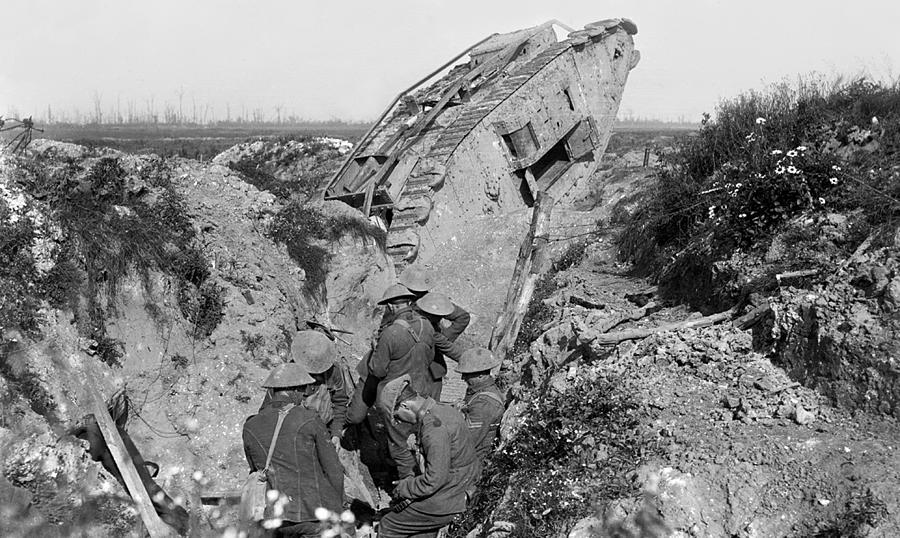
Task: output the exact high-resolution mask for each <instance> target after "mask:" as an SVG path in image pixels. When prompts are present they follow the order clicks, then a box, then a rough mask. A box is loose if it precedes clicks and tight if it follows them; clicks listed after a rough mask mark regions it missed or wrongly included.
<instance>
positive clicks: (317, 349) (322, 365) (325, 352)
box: [291, 331, 336, 374]
mask: <svg viewBox="0 0 900 538" xmlns="http://www.w3.org/2000/svg"><path fill="white" fill-rule="evenodd" d="M335 354H336V350H335V348H334V342H332V341H331V340H330V339H329V338H328V337H327V336H325V335H324V334H322V333H320V332H319V331H300V332H298V333H297V334H295V335H294V340H293V341H292V342H291V358H292V359H294V360H295V361H297V362H298V363H300V364H302V365H303V366H305V367H306V370H307V371H308V372H309V373H311V374H321V373H322V372H324V371H326V370H328V369H329V368H331V367H332V366H334V356H335Z"/></svg>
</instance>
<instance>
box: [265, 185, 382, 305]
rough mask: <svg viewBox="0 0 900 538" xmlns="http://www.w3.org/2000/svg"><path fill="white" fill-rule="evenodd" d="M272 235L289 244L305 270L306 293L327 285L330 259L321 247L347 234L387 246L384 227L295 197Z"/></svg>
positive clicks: (274, 224) (275, 222) (277, 218)
mask: <svg viewBox="0 0 900 538" xmlns="http://www.w3.org/2000/svg"><path fill="white" fill-rule="evenodd" d="M268 235H269V237H270V238H271V239H272V240H273V241H275V242H277V243H281V244H282V245H284V246H285V247H287V252H288V255H289V256H290V257H291V259H292V260H294V261H295V262H296V263H297V264H298V265H299V266H300V267H301V268H302V269H303V270H304V271H305V272H306V281H305V282H304V283H303V286H304V289H305V290H306V292H307V293H310V294H318V293H321V292H322V287H323V286H324V285H325V275H326V273H327V270H328V264H329V262H330V261H331V257H330V254H329V252H328V250H327V249H326V248H325V247H323V246H321V243H322V242H323V241H324V242H326V243H331V242H334V241H337V240H338V239H340V238H341V237H342V236H344V235H350V236H352V237H356V238H359V239H368V238H373V239H375V241H376V242H378V244H380V245H381V246H382V247H384V242H385V233H384V231H383V230H382V229H380V228H378V227H377V226H374V225H372V224H369V223H368V222H366V221H364V220H361V219H359V218H354V217H350V216H347V215H328V214H326V213H325V212H324V211H323V209H321V208H319V207H316V206H313V205H309V204H307V203H306V202H303V201H300V200H294V201H292V202H291V203H289V204H288V205H286V206H285V207H284V208H282V209H281V210H280V211H279V212H278V214H276V215H275V218H274V219H273V220H272V224H271V225H270V227H269V231H268Z"/></svg>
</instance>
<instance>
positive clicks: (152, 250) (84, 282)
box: [0, 155, 222, 365]
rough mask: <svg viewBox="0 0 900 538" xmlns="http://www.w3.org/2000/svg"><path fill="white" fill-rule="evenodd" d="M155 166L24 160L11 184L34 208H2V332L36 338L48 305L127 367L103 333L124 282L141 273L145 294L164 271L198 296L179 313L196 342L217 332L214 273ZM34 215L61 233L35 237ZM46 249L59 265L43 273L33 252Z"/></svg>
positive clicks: (163, 168) (164, 174)
mask: <svg viewBox="0 0 900 538" xmlns="http://www.w3.org/2000/svg"><path fill="white" fill-rule="evenodd" d="M147 161H148V162H147V163H145V164H144V165H142V166H139V167H138V170H137V172H136V175H132V174H131V173H129V172H128V171H126V170H125V169H124V168H123V167H122V165H121V163H120V161H119V159H118V158H113V157H103V158H99V159H96V160H94V161H91V164H89V166H88V168H87V169H86V170H85V169H84V168H83V167H82V166H81V165H80V164H78V163H77V162H76V161H74V160H72V159H69V158H65V157H63V158H60V157H56V156H53V155H45V156H38V157H35V158H33V159H25V158H20V159H18V160H17V161H16V166H15V168H14V169H13V171H12V174H13V176H14V177H13V179H14V180H15V182H16V183H17V184H19V185H21V186H22V187H24V190H25V191H26V192H27V193H28V194H29V195H30V197H31V199H30V201H28V202H26V204H28V208H18V209H19V210H18V211H17V212H15V214H14V213H13V212H12V210H11V208H10V207H9V204H8V203H7V202H5V201H3V200H2V199H0V302H2V305H0V324H2V325H3V326H19V327H21V328H22V329H24V330H26V331H29V332H32V333H36V332H37V330H38V327H39V323H40V319H39V306H40V304H41V303H42V301H47V302H48V303H49V304H50V306H53V307H57V308H60V307H66V306H68V307H69V308H70V309H71V310H72V311H74V312H75V314H76V321H77V323H78V327H79V329H80V331H81V333H82V335H83V336H86V337H89V338H91V339H93V340H94V341H95V342H96V343H97V345H96V348H95V350H94V351H95V353H97V355H98V356H99V358H100V359H101V360H102V361H104V362H106V363H107V364H110V365H119V362H120V359H121V356H122V350H121V343H120V342H118V341H116V340H113V339H111V338H109V337H108V335H107V334H106V329H105V320H106V317H107V316H108V312H109V311H110V310H112V309H114V308H115V297H116V293H117V291H118V286H119V283H120V281H121V279H122V278H123V277H124V276H125V275H126V274H127V273H128V272H129V271H136V272H137V274H139V275H140V276H142V277H143V278H144V282H145V285H147V283H148V279H147V277H148V275H149V271H151V270H156V271H160V272H162V273H164V274H168V275H171V276H173V277H175V278H176V280H177V282H178V283H179V290H184V289H185V288H186V287H192V288H193V289H194V290H195V292H194V293H189V294H181V293H180V294H179V298H182V297H185V296H190V297H193V298H194V299H195V302H194V303H192V305H189V306H185V305H180V306H182V312H183V313H185V317H186V318H187V319H189V321H191V322H192V323H193V324H194V334H195V335H208V334H209V333H211V332H212V330H213V329H214V328H215V325H216V324H217V323H218V321H219V320H220V319H221V317H222V298H221V292H220V290H219V289H218V288H217V287H216V286H214V285H211V284H209V283H207V279H208V278H209V276H210V271H209V269H208V267H207V263H206V260H205V259H204V257H203V255H202V252H200V251H199V250H197V249H196V248H194V247H193V242H194V229H193V227H192V225H191V222H190V219H189V217H188V215H187V211H186V208H185V204H184V200H183V199H182V197H181V196H180V195H179V194H178V193H177V192H176V191H175V189H174V187H173V185H172V184H171V181H170V176H171V171H170V170H169V168H168V166H167V165H166V164H165V162H164V161H162V160H160V159H158V158H152V159H148V160H147ZM135 179H137V180H139V181H142V182H144V183H145V184H149V185H150V186H151V187H152V188H153V190H152V192H151V193H150V194H152V195H151V196H145V195H146V194H147V192H146V188H145V187H140V188H134V185H135V183H134V182H135ZM31 206H35V208H36V209H38V210H39V212H40V213H42V214H44V215H50V216H52V218H53V223H54V226H55V225H58V228H59V230H58V232H53V231H52V230H50V229H49V228H50V226H49V225H48V224H47V223H46V222H44V223H43V224H42V227H41V229H40V230H37V229H35V222H36V221H35V220H34V218H33V217H31V216H30V213H29V212H28V210H29V208H30V207H31ZM23 209H24V210H23ZM40 242H44V243H47V244H52V245H53V246H52V248H48V249H45V250H46V252H44V253H43V254H42V255H43V256H45V257H49V258H51V259H50V260H49V262H50V264H49V265H50V266H49V268H48V269H47V270H45V272H40V271H38V268H37V265H36V263H37V260H36V259H35V255H34V253H33V251H34V249H35V245H39V243H40ZM44 261H48V260H44ZM101 292H102V293H101ZM82 297H83V298H84V299H85V301H84V303H83V304H84V305H85V306H86V311H85V309H84V308H82V306H81V304H82V303H81V298H82ZM102 297H106V304H103V301H102V299H101V298H102Z"/></svg>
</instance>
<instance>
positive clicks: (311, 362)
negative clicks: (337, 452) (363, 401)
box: [291, 331, 350, 448]
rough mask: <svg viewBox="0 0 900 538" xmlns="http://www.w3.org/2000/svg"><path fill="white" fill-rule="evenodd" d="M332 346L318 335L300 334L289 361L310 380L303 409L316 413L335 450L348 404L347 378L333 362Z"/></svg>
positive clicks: (295, 341)
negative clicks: (302, 368)
mask: <svg viewBox="0 0 900 538" xmlns="http://www.w3.org/2000/svg"><path fill="white" fill-rule="evenodd" d="M336 356H337V350H336V349H335V347H334V342H332V341H331V339H330V338H328V337H327V336H325V335H324V334H323V333H321V332H319V331H300V332H298V333H297V334H296V335H294V339H293V341H292V342H291V360H292V361H294V362H296V363H298V364H302V365H303V366H304V367H306V370H307V371H308V372H309V374H310V375H311V376H312V377H313V379H314V380H315V382H314V383H313V390H312V393H311V394H309V395H308V396H307V399H306V405H307V406H308V407H313V408H315V409H316V411H318V412H319V415H320V416H321V417H322V420H323V421H324V422H325V424H326V425H327V426H328V427H329V430H330V432H331V443H332V444H333V445H334V447H335V448H338V447H339V446H340V444H341V437H342V435H343V430H344V425H345V419H346V416H347V404H348V403H349V402H350V386H349V384H348V382H347V380H348V379H349V375H347V374H346V373H345V372H343V371H342V369H343V368H345V367H344V366H343V365H341V364H337V363H336V362H335V358H336Z"/></svg>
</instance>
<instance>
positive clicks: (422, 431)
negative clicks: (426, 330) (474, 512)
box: [379, 399, 478, 538]
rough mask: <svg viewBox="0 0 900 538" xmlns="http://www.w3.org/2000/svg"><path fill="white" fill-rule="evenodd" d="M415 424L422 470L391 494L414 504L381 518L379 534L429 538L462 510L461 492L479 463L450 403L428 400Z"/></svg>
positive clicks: (461, 419) (467, 486)
mask: <svg viewBox="0 0 900 538" xmlns="http://www.w3.org/2000/svg"><path fill="white" fill-rule="evenodd" d="M417 426H418V440H419V450H420V451H421V453H422V455H423V457H424V459H425V470H424V472H423V473H422V474H421V475H419V476H416V477H410V478H406V479H404V480H401V481H400V482H399V483H398V484H397V487H396V489H395V490H394V492H395V493H396V494H397V495H399V496H400V497H402V498H404V499H410V500H412V501H413V502H412V503H411V504H410V505H409V507H407V508H405V509H404V510H401V511H400V512H391V513H389V514H387V515H386V516H385V517H384V518H382V520H381V530H380V531H379V536H384V537H386V538H388V537H397V536H413V535H415V536H418V535H420V534H421V535H423V536H425V535H430V532H429V531H434V532H437V530H438V529H440V528H441V527H443V526H444V525H446V524H447V523H449V521H450V520H451V519H452V518H453V516H454V515H455V514H458V513H460V512H463V511H465V509H466V491H467V490H468V489H469V488H470V487H471V485H472V483H473V482H474V480H475V475H476V473H477V472H478V464H477V462H476V459H475V450H474V448H473V446H472V443H471V442H470V440H469V430H468V428H467V427H466V423H465V419H464V418H463V416H462V414H461V413H460V412H459V411H457V410H456V409H454V408H452V407H450V406H449V405H445V404H440V403H436V402H435V401H434V400H432V399H428V400H426V404H425V407H424V413H423V414H422V415H421V418H420V419H419V421H418V424H417ZM411 515H414V517H410V516H411ZM426 533H427V534H426Z"/></svg>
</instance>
